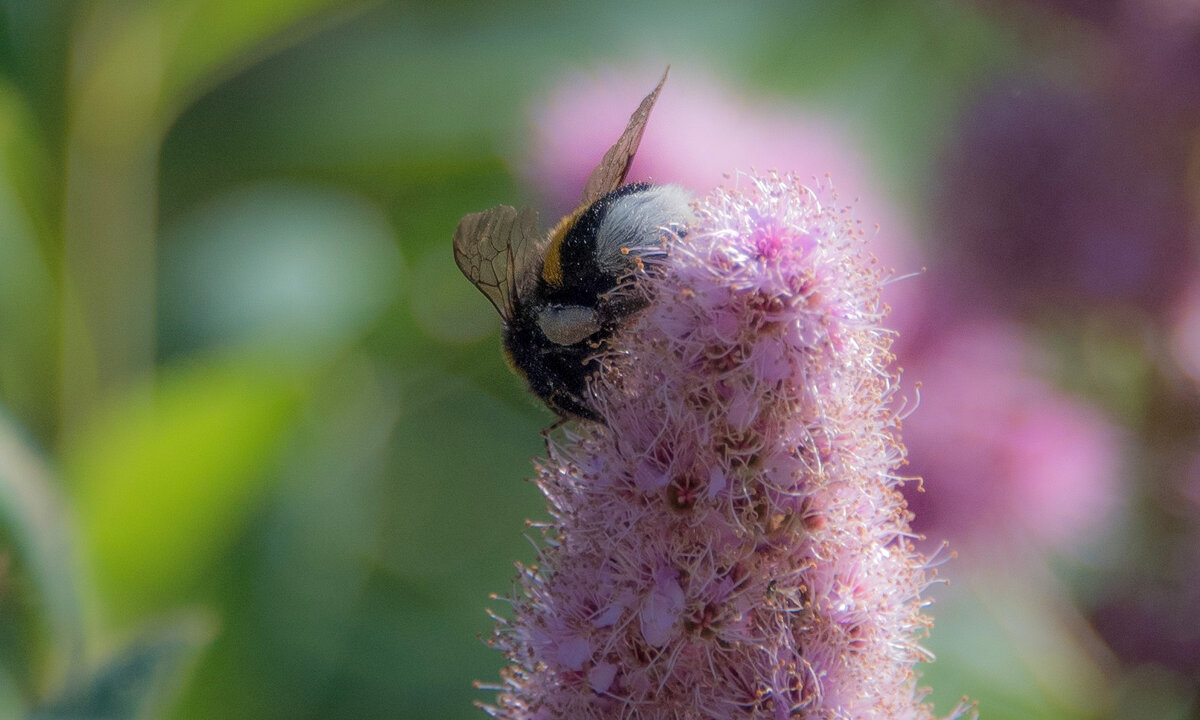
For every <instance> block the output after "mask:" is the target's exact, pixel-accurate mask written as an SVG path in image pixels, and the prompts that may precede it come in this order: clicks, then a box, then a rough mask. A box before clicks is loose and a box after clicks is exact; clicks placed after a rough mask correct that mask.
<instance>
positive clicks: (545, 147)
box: [524, 68, 923, 336]
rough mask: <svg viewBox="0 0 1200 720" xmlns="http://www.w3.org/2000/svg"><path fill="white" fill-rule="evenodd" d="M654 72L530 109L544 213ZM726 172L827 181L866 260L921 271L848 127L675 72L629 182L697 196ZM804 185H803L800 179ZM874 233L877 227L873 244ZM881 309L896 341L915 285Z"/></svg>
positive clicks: (893, 287) (906, 324)
mask: <svg viewBox="0 0 1200 720" xmlns="http://www.w3.org/2000/svg"><path fill="white" fill-rule="evenodd" d="M659 72H660V70H658V69H655V70H653V71H652V72H651V71H647V72H635V71H632V70H629V69H613V70H609V71H607V72H600V73H594V74H582V73H577V74H574V75H571V76H568V77H566V78H565V79H564V80H563V81H562V82H560V83H559V84H558V86H557V87H556V88H554V89H553V90H551V91H550V93H549V94H548V96H547V97H546V98H545V99H544V100H543V101H541V102H540V103H538V104H536V105H535V106H534V108H533V109H532V111H531V116H532V117H533V119H534V124H535V127H534V132H533V133H532V137H534V138H535V140H534V143H535V144H534V146H533V147H532V148H530V150H529V152H528V153H527V155H526V157H527V161H526V164H525V170H524V175H525V177H526V179H527V180H528V182H529V183H530V185H531V186H532V187H535V188H537V189H538V191H539V192H540V193H541V194H542V197H543V201H544V205H545V206H546V207H547V208H548V210H549V211H550V212H551V213H552V214H558V215H562V214H565V213H567V212H569V211H571V210H574V209H575V205H576V204H577V203H578V202H579V188H581V187H583V185H584V181H585V180H586V179H587V176H588V173H590V172H591V170H592V168H594V167H595V166H596V163H597V162H598V161H599V160H600V158H601V157H602V156H603V155H604V152H605V150H607V149H608V146H609V145H610V144H611V143H612V141H613V138H615V137H617V135H619V134H620V132H621V128H623V127H625V123H626V122H627V121H628V119H629V108H631V107H634V106H636V105H637V102H638V100H639V99H640V98H641V97H642V95H644V94H645V91H646V86H647V79H648V78H651V77H656V76H657V73H659ZM731 168H742V169H748V168H754V169H757V170H760V171H765V170H779V171H781V172H789V173H794V174H795V175H797V176H799V177H801V178H803V179H805V181H806V182H813V181H815V180H816V179H820V180H821V181H822V182H826V181H825V180H824V178H825V177H826V176H827V175H828V177H829V178H830V179H831V180H832V181H833V182H834V183H836V184H837V185H838V186H839V187H847V188H854V189H855V192H856V195H857V196H858V197H859V198H861V199H858V198H855V197H848V198H843V200H844V201H847V202H854V203H855V215H857V216H858V217H859V218H862V219H863V220H864V221H865V223H866V226H865V230H866V233H867V234H868V235H869V236H871V252H872V254H874V255H875V256H877V257H878V258H879V260H880V262H881V264H882V265H883V267H885V268H888V269H894V270H895V271H896V273H897V274H898V275H907V274H909V273H914V272H918V271H920V270H921V262H920V261H919V260H918V250H917V248H916V246H915V242H914V239H913V232H912V230H911V226H910V219H909V218H908V217H907V216H906V215H905V213H904V212H903V210H902V209H901V208H900V207H899V206H898V205H896V204H895V203H894V202H891V201H889V199H888V198H889V194H888V192H887V191H886V189H885V188H884V187H883V186H882V184H881V183H880V181H879V179H878V177H879V170H878V169H877V168H875V167H874V166H873V165H872V163H871V161H870V159H869V157H868V155H867V154H866V152H865V151H864V150H863V148H862V146H861V141H860V139H859V138H858V137H857V136H856V134H855V132H854V130H853V128H852V126H851V124H850V123H849V121H848V120H847V119H846V118H843V117H838V116H835V115H832V114H828V113H822V112H819V111H817V110H816V109H814V108H809V107H800V106H796V105H794V104H790V103H786V102H784V101H781V100H774V101H772V100H764V99H761V98H753V97H751V96H749V95H747V94H745V93H741V92H738V91H735V90H733V89H731V88H729V87H726V86H724V85H723V84H722V83H721V82H720V81H718V80H716V79H715V78H712V77H708V76H706V75H704V74H703V73H700V72H697V71H696V70H694V69H692V68H675V69H674V70H672V73H671V79H670V82H668V83H667V86H666V88H665V89H664V90H663V92H662V95H661V96H660V97H659V99H658V103H657V104H656V105H655V107H654V114H653V116H652V117H651V118H650V123H649V124H648V125H647V127H646V132H645V135H644V136H643V138H642V144H641V147H640V149H639V150H638V154H637V157H636V158H635V159H634V162H633V167H632V168H631V170H630V174H629V180H630V181H631V182H632V181H643V180H644V181H650V182H656V183H670V184H673V185H682V186H683V187H685V188H687V189H689V190H691V191H693V192H694V193H698V194H703V193H705V192H707V191H708V190H709V189H710V188H713V187H716V186H717V185H720V184H721V183H722V182H723V181H724V178H725V175H726V174H727V173H728V172H729V170H730V169H731ZM810 179H811V180H810ZM875 227H879V228H881V230H880V231H879V233H878V235H876V234H875ZM884 301H885V302H887V303H888V304H889V305H891V306H892V308H893V312H892V314H891V316H890V319H889V322H890V324H891V325H892V326H894V327H896V328H897V329H899V330H900V332H901V335H902V336H903V333H904V332H905V331H907V329H908V328H910V327H913V326H915V324H916V323H917V322H918V321H919V318H920V316H921V310H922V308H923V301H922V296H921V284H920V283H918V282H911V281H910V282H899V283H894V284H889V285H888V287H887V288H886V289H885V291H884Z"/></svg>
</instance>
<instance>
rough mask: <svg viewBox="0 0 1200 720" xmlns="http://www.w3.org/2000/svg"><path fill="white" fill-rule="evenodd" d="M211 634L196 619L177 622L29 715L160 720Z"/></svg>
mask: <svg viewBox="0 0 1200 720" xmlns="http://www.w3.org/2000/svg"><path fill="white" fill-rule="evenodd" d="M210 635H211V631H210V630H209V629H208V628H207V623H205V622H204V621H202V620H200V619H198V618H185V619H182V620H177V621H175V622H173V623H171V624H170V625H168V626H167V627H165V628H162V629H159V630H156V631H154V632H152V633H147V634H146V635H144V636H142V637H140V638H138V639H137V640H135V641H133V642H132V643H130V644H129V645H128V646H126V647H125V648H124V649H122V650H121V651H120V652H119V653H117V654H116V655H115V656H113V657H112V658H111V659H110V660H109V661H108V662H107V663H105V664H104V665H103V666H101V667H99V668H98V669H97V670H96V671H95V672H94V673H92V675H91V676H90V677H88V678H87V680H86V681H85V682H84V683H82V684H80V685H78V686H76V687H73V688H71V689H70V690H69V691H68V692H67V693H65V694H64V695H63V697H61V698H59V699H57V700H55V701H54V702H51V703H48V704H46V705H44V706H42V707H40V708H38V709H37V710H35V711H34V712H33V713H31V715H30V720H85V719H86V720H134V719H135V718H150V717H158V712H157V711H158V710H160V709H161V708H162V707H163V706H165V705H166V704H167V703H168V702H169V701H170V700H171V698H172V696H173V695H174V694H175V692H176V691H177V689H178V686H179V684H180V682H181V681H182V679H183V675H184V670H185V667H186V666H187V665H188V664H190V662H191V660H192V659H193V658H194V657H195V655H196V653H197V652H198V651H199V649H200V648H201V647H202V646H203V645H204V644H205V643H206V642H207V639H208V637H209V636H210Z"/></svg>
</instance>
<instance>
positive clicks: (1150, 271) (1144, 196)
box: [934, 82, 1192, 313]
mask: <svg viewBox="0 0 1200 720" xmlns="http://www.w3.org/2000/svg"><path fill="white" fill-rule="evenodd" d="M1139 112H1142V111H1140V110H1139V109H1138V108H1134V107H1118V106H1114V105H1113V104H1110V103H1107V102H1106V101H1104V100H1103V99H1101V98H1100V97H1098V96H1095V95H1092V94H1089V93H1087V92H1085V91H1082V90H1076V89H1067V88H1061V87H1051V86H1046V85H1037V84H1028V83H1019V82H1018V83H1007V84H1002V85H1000V86H998V87H995V88H993V89H992V90H991V91H990V92H988V93H986V94H985V95H984V96H983V97H982V98H981V99H980V100H979V101H978V102H977V103H976V104H975V105H974V107H973V108H972V109H971V110H970V112H969V113H968V115H967V116H966V118H965V119H964V121H963V125H962V129H961V137H960V138H959V139H958V140H957V142H956V143H955V144H954V147H953V148H952V149H951V150H950V152H949V153H948V161H947V162H946V164H945V168H944V172H943V177H942V178H941V180H940V187H939V188H938V190H937V196H938V207H937V208H936V212H935V214H936V215H937V218H936V220H937V221H936V222H935V223H934V227H937V228H938V229H939V231H940V236H939V240H940V243H941V245H942V246H943V248H944V250H945V256H946V257H945V264H946V266H947V268H946V269H947V270H949V272H947V273H945V275H946V277H947V278H948V279H952V280H954V281H955V283H956V284H955V290H956V291H957V294H958V295H959V297H960V298H963V299H964V300H960V302H968V301H969V302H971V303H974V304H978V303H980V302H981V301H983V302H986V303H987V304H989V305H991V306H992V308H993V309H995V310H1000V311H1002V312H1011V311H1018V312H1022V313H1024V312H1028V311H1030V310H1031V309H1036V308H1037V307H1038V306H1039V305H1042V304H1045V303H1057V304H1063V303H1065V304H1069V305H1074V306H1092V305H1095V304H1106V303H1107V304H1113V303H1122V304H1125V303H1127V304H1133V305H1136V306H1139V307H1142V308H1145V309H1148V310H1150V311H1158V310H1161V309H1162V308H1163V306H1164V305H1165V304H1166V303H1168V302H1170V300H1171V299H1172V298H1173V297H1174V296H1175V294H1176V292H1177V291H1178V289H1179V288H1180V286H1181V283H1182V281H1183V279H1184V278H1183V274H1182V272H1181V271H1182V270H1183V269H1185V268H1187V267H1188V266H1189V262H1190V258H1191V255H1192V249H1191V241H1190V238H1189V231H1188V206H1187V200H1186V198H1187V196H1186V191H1185V187H1186V185H1185V182H1184V177H1185V175H1184V174H1185V163H1184V159H1183V157H1182V154H1181V153H1180V152H1179V151H1178V149H1177V148H1176V147H1174V145H1173V144H1172V138H1171V137H1169V134H1167V135H1164V132H1165V131H1164V130H1163V128H1161V127H1159V126H1157V125H1156V124H1155V123H1154V122H1151V121H1148V120H1149V119H1148V118H1147V117H1146V116H1145V114H1144V113H1142V114H1138V113H1139Z"/></svg>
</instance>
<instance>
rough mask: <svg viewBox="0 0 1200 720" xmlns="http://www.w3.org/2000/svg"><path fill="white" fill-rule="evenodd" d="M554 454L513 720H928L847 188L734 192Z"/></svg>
mask: <svg viewBox="0 0 1200 720" xmlns="http://www.w3.org/2000/svg"><path fill="white" fill-rule="evenodd" d="M695 213H696V217H695V221H694V222H693V223H692V224H691V225H690V226H689V229H688V232H687V233H686V235H684V236H683V237H681V238H679V239H678V240H676V241H674V242H673V243H672V244H671V246H670V252H669V254H668V257H667V258H666V259H665V260H663V261H662V265H661V266H659V267H656V268H654V270H653V272H650V273H648V274H646V275H645V276H644V277H642V278H639V279H638V280H637V281H636V282H639V283H642V284H643V289H645V290H646V292H647V293H648V294H649V295H650V297H651V302H650V305H649V306H648V307H647V308H646V309H645V310H644V311H643V312H642V313H641V314H640V315H639V316H638V317H637V319H636V320H635V321H633V322H632V323H631V324H630V325H629V326H628V327H627V328H625V329H623V330H622V331H621V333H620V334H619V335H618V336H616V337H615V338H614V339H613V341H612V343H611V346H610V349H609V351H608V352H607V353H606V354H605V355H604V358H603V360H604V368H603V370H602V372H601V373H600V375H599V376H598V378H597V379H596V381H595V383H594V385H593V388H592V390H593V392H594V395H595V398H594V400H595V406H596V407H597V408H598V409H599V411H600V414H601V415H602V417H603V418H604V423H603V424H599V423H594V424H593V423H588V424H585V425H582V426H578V427H572V426H568V427H567V428H564V429H563V430H562V431H560V432H559V434H557V435H553V436H551V439H550V441H549V442H548V457H547V458H546V460H544V461H543V462H542V463H541V465H540V466H539V468H538V477H537V482H538V485H539V486H540V488H541V489H542V491H543V492H544V494H545V495H546V498H547V500H548V505H549V509H550V512H551V515H552V517H553V522H552V523H550V524H549V525H548V526H547V527H545V529H544V530H543V532H544V542H543V543H542V547H541V550H540V552H539V555H540V557H539V563H538V565H537V569H536V570H533V569H530V570H527V571H524V572H523V573H522V574H521V576H520V578H519V582H520V590H519V592H518V593H517V596H516V597H515V598H513V616H512V617H511V618H510V619H509V620H508V621H501V622H500V623H499V627H498V629H497V631H496V633H495V635H494V637H493V644H494V645H496V646H497V647H499V648H500V649H502V650H503V651H504V652H505V653H506V655H507V657H508V659H509V661H510V662H511V665H510V666H509V667H508V668H507V669H506V670H505V671H504V674H503V679H504V688H503V690H502V691H501V692H500V693H499V695H498V697H497V700H496V703H495V705H494V706H489V707H488V708H487V709H488V711H489V712H490V713H492V714H493V715H494V716H496V717H501V718H512V719H514V720H515V719H518V718H519V719H526V718H571V719H572V720H587V719H589V718H597V719H598V718H612V717H623V718H714V719H715V718H780V719H782V718H797V717H802V718H828V719H833V718H838V719H842V718H863V719H867V718H880V719H884V718H886V719H887V720H897V719H904V718H916V719H922V720H928V719H930V718H932V711H931V709H930V708H929V706H928V705H927V704H925V703H924V702H922V698H923V697H924V692H923V691H921V690H918V688H917V685H916V682H917V681H916V677H917V676H916V673H915V671H914V665H915V664H916V663H917V662H919V661H922V660H926V659H928V653H926V652H925V651H924V650H923V649H922V648H921V647H920V646H919V644H918V641H919V639H920V638H921V637H923V636H924V635H925V634H926V633H927V631H928V629H929V626H930V621H929V619H928V618H926V617H924V616H923V615H922V614H921V613H920V607H921V605H922V604H923V602H924V601H923V600H922V599H921V597H920V595H921V593H922V592H923V591H924V589H925V588H926V587H927V586H928V585H929V583H930V581H931V580H932V575H933V573H932V571H931V570H930V569H929V568H928V563H927V561H926V559H925V558H924V557H923V556H921V555H920V554H919V553H918V552H917V551H916V550H915V549H914V548H913V546H912V544H911V543H910V542H909V539H908V538H909V537H910V531H909V527H908V511H907V509H906V506H905V504H904V501H903V499H902V497H901V496H900V495H899V493H898V491H897V488H896V482H897V480H896V469H897V467H898V465H899V464H900V463H901V462H902V460H903V458H904V450H903V447H902V446H901V445H900V443H899V439H898V436H897V433H896V427H895V423H896V416H895V412H894V409H895V407H896V406H897V404H898V398H897V397H895V393H896V387H897V382H896V380H897V377H896V375H895V373H894V372H893V371H892V370H890V369H889V365H890V362H891V359H892V358H891V353H890V344H891V339H892V334H891V333H890V332H889V331H887V330H885V329H883V328H882V327H881V325H880V321H881V319H882V317H883V314H884V313H883V311H882V309H881V305H880V302H879V286H880V283H881V281H882V280H883V279H884V278H883V277H881V274H880V271H879V270H878V269H877V266H876V264H874V263H872V261H871V258H870V256H869V254H868V252H867V249H866V248H865V245H864V241H863V238H862V232H861V230H860V226H859V225H858V224H856V223H855V222H854V221H853V219H852V217H851V216H850V214H849V212H848V210H847V208H845V207H844V206H843V205H841V204H839V202H838V200H837V196H836V195H835V194H833V192H832V190H831V189H829V188H828V187H819V186H818V187H806V186H805V185H804V184H802V183H801V182H799V181H797V180H796V179H795V178H792V177H790V176H778V175H765V176H757V175H738V176H736V178H735V179H734V187H733V188H732V189H721V190H717V191H714V192H713V193H712V194H710V195H709V196H708V197H706V198H704V199H703V200H701V201H699V202H698V203H697V205H696V210H695Z"/></svg>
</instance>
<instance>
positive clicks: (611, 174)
mask: <svg viewBox="0 0 1200 720" xmlns="http://www.w3.org/2000/svg"><path fill="white" fill-rule="evenodd" d="M669 72H671V68H670V66H668V67H667V69H666V71H664V72H663V76H662V80H659V81H658V87H656V88H654V90H653V91H651V92H650V94H649V95H647V96H646V97H645V99H643V100H642V104H641V105H638V108H637V110H634V111H633V115H631V116H629V124H628V125H626V126H625V132H623V133H621V137H620V139H618V140H617V142H616V144H614V145H613V146H612V147H610V148H609V149H608V152H606V153H604V159H603V160H601V161H600V164H599V165H597V166H596V169H595V170H593V171H592V174H591V175H590V176H588V180H587V184H586V185H584V186H583V198H582V199H581V200H580V204H581V205H582V206H583V207H587V206H589V205H591V204H592V203H594V202H596V201H597V200H599V199H600V198H602V197H604V196H605V195H607V194H609V193H610V192H612V191H613V190H616V189H617V188H619V187H621V183H623V182H625V176H626V175H628V174H629V166H630V165H632V164H633V156H634V155H636V154H637V149H638V144H639V143H641V142H642V132H643V131H645V129H646V121H647V120H649V119H650V110H651V109H653V108H654V101H655V100H658V93H659V91H660V90H662V87H663V83H665V82H666V81H667V73H669Z"/></svg>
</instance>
